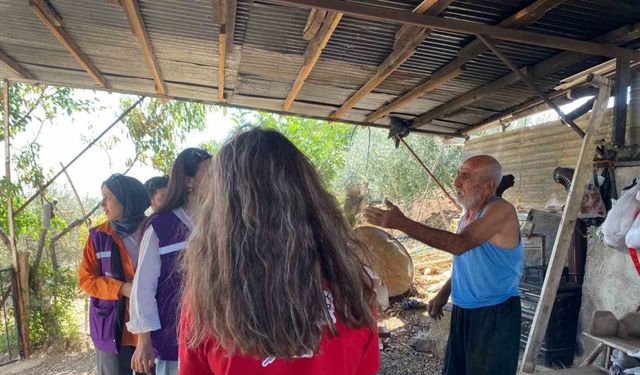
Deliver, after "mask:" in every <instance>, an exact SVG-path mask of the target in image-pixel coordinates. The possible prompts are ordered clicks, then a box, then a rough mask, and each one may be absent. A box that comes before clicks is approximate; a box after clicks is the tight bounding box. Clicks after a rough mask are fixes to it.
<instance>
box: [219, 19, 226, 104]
mask: <svg viewBox="0 0 640 375" xmlns="http://www.w3.org/2000/svg"><path fill="white" fill-rule="evenodd" d="M226 61H227V30H226V29H225V27H224V26H220V33H218V101H220V102H224V101H225V97H224V71H225V69H224V67H225V64H226Z"/></svg>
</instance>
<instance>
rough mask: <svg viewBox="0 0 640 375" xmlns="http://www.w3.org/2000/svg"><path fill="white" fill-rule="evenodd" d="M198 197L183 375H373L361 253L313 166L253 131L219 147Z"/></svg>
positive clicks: (272, 136) (373, 339)
mask: <svg viewBox="0 0 640 375" xmlns="http://www.w3.org/2000/svg"><path fill="white" fill-rule="evenodd" d="M200 192H201V196H200V198H201V202H200V205H199V209H198V213H197V215H196V217H195V227H196V229H195V231H194V232H193V233H192V237H191V239H190V241H189V244H188V246H187V251H186V252H185V257H184V258H185V264H184V276H183V290H184V297H183V308H182V317H181V323H180V325H181V326H180V334H179V335H180V336H179V358H180V369H179V373H180V374H183V375H186V374H215V375H223V374H225V375H226V374H228V375H235V374H243V375H244V374H309V375H317V374H331V375H342V374H344V375H347V374H348V375H351V374H362V375H365V374H373V373H375V372H376V371H377V369H378V367H379V352H378V335H377V329H376V326H375V320H374V314H373V311H372V309H373V306H374V304H375V295H374V292H373V289H372V281H371V279H370V277H369V276H368V275H367V273H366V271H365V269H364V268H363V266H362V264H361V263H360V262H359V261H358V258H357V257H356V255H355V252H354V248H356V247H358V246H362V245H361V244H360V243H359V242H358V241H357V240H356V238H355V237H354V235H353V233H352V231H351V228H350V227H349V225H348V224H347V222H346V221H345V220H344V218H343V217H342V214H341V212H340V210H339V208H338V205H337V202H336V201H335V199H334V198H333V196H332V195H330V194H329V193H328V192H327V191H326V190H325V189H324V187H323V185H322V182H321V180H320V177H319V176H318V174H317V172H316V171H315V169H314V168H313V166H312V165H311V163H310V162H309V160H308V159H307V158H306V157H305V156H304V155H303V154H302V153H301V152H300V151H299V150H298V149H296V147H295V146H294V145H293V144H292V143H291V142H290V141H289V140H287V139H286V138H285V137H284V136H283V135H281V134H280V133H278V132H275V131H271V130H262V129H253V130H251V131H248V132H246V133H243V134H240V135H238V136H236V137H235V138H233V139H232V140H230V141H229V142H228V143H226V144H225V145H224V146H223V147H222V149H221V150H220V152H219V153H218V155H217V156H216V158H215V159H214V161H213V163H212V164H211V168H210V170H209V171H208V174H207V175H206V176H205V178H204V180H203V181H202V184H201V190H200Z"/></svg>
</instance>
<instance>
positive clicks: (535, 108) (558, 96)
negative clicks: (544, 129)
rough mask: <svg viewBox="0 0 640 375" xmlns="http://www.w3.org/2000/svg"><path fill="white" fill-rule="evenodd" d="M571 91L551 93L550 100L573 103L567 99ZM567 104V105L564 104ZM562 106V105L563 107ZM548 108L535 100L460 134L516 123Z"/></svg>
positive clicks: (472, 126) (470, 127)
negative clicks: (498, 124) (496, 124)
mask: <svg viewBox="0 0 640 375" xmlns="http://www.w3.org/2000/svg"><path fill="white" fill-rule="evenodd" d="M568 91H569V90H563V91H558V92H555V93H551V94H550V95H549V99H551V100H555V101H556V102H558V101H560V100H565V101H567V102H569V101H571V99H568V98H566V95H567V93H568ZM562 104H566V103H562ZM562 104H560V105H562ZM547 109H548V107H547V105H546V104H545V102H544V101H543V100H542V99H540V98H534V99H532V100H529V101H527V102H524V103H522V104H518V105H516V106H513V107H511V108H509V109H507V110H505V111H503V112H500V113H497V114H495V115H493V116H491V117H489V118H488V119H486V120H483V121H481V122H479V123H477V124H473V125H471V126H469V127H468V128H466V129H462V130H460V131H458V134H469V133H471V132H478V131H482V130H485V129H488V128H490V127H492V125H493V124H495V123H496V122H500V123H502V122H503V121H514V120H517V119H520V118H523V117H526V116H529V115H531V114H533V113H537V112H541V111H545V110H547Z"/></svg>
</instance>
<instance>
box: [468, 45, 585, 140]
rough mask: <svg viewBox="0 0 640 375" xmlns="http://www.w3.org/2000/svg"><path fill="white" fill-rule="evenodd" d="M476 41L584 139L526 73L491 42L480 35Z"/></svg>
mask: <svg viewBox="0 0 640 375" xmlns="http://www.w3.org/2000/svg"><path fill="white" fill-rule="evenodd" d="M478 39H480V41H482V43H484V45H486V46H487V47H488V48H489V49H490V50H491V52H493V53H494V54H495V55H496V56H498V58H499V59H500V60H502V62H503V63H504V64H505V65H506V66H508V67H509V69H511V70H512V71H513V72H514V73H515V74H516V75H518V78H520V80H522V81H524V82H525V84H526V85H527V86H529V88H531V90H533V92H535V93H536V94H537V95H538V96H539V97H540V98H541V99H542V100H543V101H544V102H545V103H546V104H547V105H548V106H549V107H551V108H552V109H553V110H554V111H556V113H557V114H558V116H560V118H561V119H562V122H563V123H565V124H567V125H568V126H569V127H570V128H571V129H573V131H575V132H576V133H578V135H579V136H580V137H581V138H584V131H582V129H580V127H579V126H578V125H576V123H575V122H573V120H572V119H570V118H568V117H567V116H566V115H565V113H564V112H563V111H562V109H560V107H559V106H558V105H556V104H555V103H554V102H552V101H551V99H549V97H548V96H547V95H546V94H545V93H544V92H542V90H540V89H539V88H538V86H537V85H536V84H535V83H534V82H533V80H532V79H531V78H530V77H529V76H528V75H527V74H526V73H524V72H522V71H520V69H518V67H517V66H516V65H515V64H514V63H513V62H512V61H511V60H510V59H509V58H508V57H507V56H506V55H505V54H503V53H502V52H501V51H500V50H499V49H498V47H497V46H496V44H495V42H494V41H493V40H491V39H489V38H487V37H485V36H482V35H478Z"/></svg>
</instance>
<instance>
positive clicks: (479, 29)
mask: <svg viewBox="0 0 640 375" xmlns="http://www.w3.org/2000/svg"><path fill="white" fill-rule="evenodd" d="M272 1H273V2H275V3H278V4H284V5H288V6H292V7H298V8H307V9H308V8H321V9H327V10H333V11H336V12H341V13H344V14H347V15H350V16H354V17H359V18H365V19H370V20H374V21H381V22H396V23H403V24H408V25H416V26H427V27H430V28H434V29H437V30H444V31H451V32H456V33H463V34H469V35H485V36H488V37H490V38H493V39H497V40H509V41H512V42H518V43H524V44H531V45H535V46H541V47H548V48H555V49H560V50H565V51H574V52H580V53H584V54H588V55H595V56H608V57H622V58H628V59H630V60H640V51H636V50H633V49H629V48H621V47H617V46H614V45H610V44H602V43H594V42H585V41H582V40H576V39H569V38H560V37H555V36H551V35H547V34H541V33H535V32H530V31H523V30H514V29H507V28H505V27H499V26H491V25H485V24H481V23H476V22H471V21H461V20H456V19H451V18H440V17H434V16H428V15H424V14H414V13H409V12H403V11H399V10H394V9H388V8H383V7H379V6H371V5H366V4H361V3H355V2H350V1H340V0H272Z"/></svg>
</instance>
